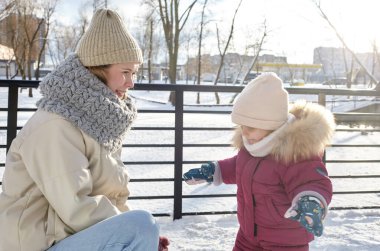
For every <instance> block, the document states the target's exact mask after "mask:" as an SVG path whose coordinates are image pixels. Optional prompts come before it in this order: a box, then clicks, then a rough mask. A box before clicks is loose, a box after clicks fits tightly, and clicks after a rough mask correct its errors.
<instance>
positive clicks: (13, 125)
mask: <svg viewBox="0 0 380 251" xmlns="http://www.w3.org/2000/svg"><path fill="white" fill-rule="evenodd" d="M38 83H39V82H38V81H22V80H0V87H3V88H8V102H7V104H8V106H7V107H0V112H7V122H6V125H5V126H0V131H6V144H1V145H0V149H1V148H3V149H6V150H7V149H9V146H10V144H11V142H12V140H13V139H14V138H15V136H16V134H17V131H18V130H20V129H21V126H19V125H18V123H17V122H18V114H19V113H20V112H34V111H35V108H25V107H19V105H18V98H19V90H20V88H37V87H38ZM242 88H243V87H242V86H207V85H179V84H177V85H170V84H138V85H136V86H135V88H134V89H135V90H136V91H159V92H168V91H170V92H173V93H174V95H175V100H176V105H175V106H170V105H168V106H166V108H163V109H139V113H146V114H160V113H161V114H162V113H168V114H173V116H174V126H173V127H167V126H165V127H145V126H140V127H138V126H137V127H134V128H133V130H140V131H144V130H153V131H157V132H161V131H173V132H174V143H170V144H163V143H149V144H141V143H138V142H136V143H135V142H134V143H131V144H125V145H123V147H130V148H133V147H141V148H144V147H146V148H163V147H166V148H173V149H174V158H173V160H169V161H166V160H164V161H146V160H138V161H125V162H124V163H125V164H126V165H172V166H173V173H174V176H173V178H151V179H146V178H141V179H132V180H131V182H136V183H137V182H173V184H174V185H173V195H157V196H134V197H130V199H131V200H152V199H155V200H163V199H169V200H173V205H174V208H173V211H172V212H162V213H161V212H159V213H155V215H156V216H172V217H173V218H174V219H179V218H181V217H182V216H186V215H208V214H231V213H236V211H230V210H227V211H223V210H219V211H213V212H208V211H204V212H183V210H182V201H183V199H190V198H193V199H196V198H218V197H223V198H225V197H234V196H235V194H202V195H191V194H190V195H185V194H183V190H182V185H183V181H182V173H183V165H184V164H198V163H203V162H205V161H206V160H204V161H203V160H201V161H199V160H194V161H189V160H184V157H183V153H184V149H186V148H191V147H228V146H229V144H228V143H227V142H226V143H221V144H186V143H184V132H185V131H217V130H222V131H229V130H231V129H232V128H231V127H186V126H184V115H185V114H228V113H229V110H228V109H226V110H215V109H200V108H199V107H197V106H186V105H185V104H184V94H185V93H186V92H201V93H202V92H219V93H237V92H240V91H241V90H242ZM287 90H288V92H289V93H290V94H291V95H292V94H295V95H296V94H302V95H304V94H306V95H314V96H315V97H316V100H317V102H318V103H320V104H322V105H326V104H327V103H328V102H334V101H331V100H329V99H328V98H327V97H328V96H351V97H373V98H375V99H378V98H379V95H380V93H379V92H376V91H372V90H347V89H315V88H298V87H297V88H287ZM334 115H335V118H336V121H337V123H338V124H371V125H376V126H377V125H379V124H380V116H379V114H378V113H334ZM375 128H378V127H375ZM338 131H348V132H355V131H361V132H363V131H366V132H369V131H375V132H379V131H380V129H374V128H371V129H363V128H344V129H338ZM331 147H332V148H338V147H342V148H352V147H355V148H360V147H370V148H372V147H375V148H377V149H379V147H380V145H379V144H335V145H332V146H331ZM4 152H5V151H4ZM4 154H5V153H4ZM378 156H379V155H378ZM4 159H5V157H4ZM325 161H326V163H348V164H350V163H352V164H353V163H376V164H377V163H379V164H380V159H372V160H367V159H352V160H339V159H329V158H328V157H327V158H326V159H325ZM4 165H5V163H0V168H3V167H4ZM330 177H331V178H332V179H367V178H375V179H379V181H380V173H379V174H376V173H375V174H366V175H350V174H347V175H336V176H334V175H332V176H330ZM334 194H340V195H346V194H353V195H358V196H360V195H361V194H380V189H378V190H376V189H374V190H365V191H363V190H360V191H336V192H334ZM345 209H380V206H379V205H359V206H347V207H332V208H331V210H345Z"/></svg>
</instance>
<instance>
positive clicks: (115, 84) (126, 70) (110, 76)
mask: <svg viewBox="0 0 380 251" xmlns="http://www.w3.org/2000/svg"><path fill="white" fill-rule="evenodd" d="M139 65H140V64H138V63H122V64H112V65H110V67H108V68H107V69H106V85H107V86H108V87H109V88H110V89H111V90H112V91H113V92H114V93H115V94H116V95H117V96H118V97H119V98H120V99H123V98H125V97H126V93H127V91H128V89H129V88H133V86H134V85H135V83H134V81H135V78H136V72H137V71H138V69H139Z"/></svg>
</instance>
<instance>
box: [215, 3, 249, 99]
mask: <svg viewBox="0 0 380 251" xmlns="http://www.w3.org/2000/svg"><path fill="white" fill-rule="evenodd" d="M242 1H243V0H240V2H239V4H238V6H237V8H236V10H235V13H234V17H233V18H232V21H231V28H230V34H229V35H228V39H227V42H226V44H225V46H224V49H223V51H222V49H221V39H220V36H219V29H218V26H216V34H217V40H218V50H219V56H220V63H219V67H218V71H217V72H216V76H215V79H214V85H217V84H218V80H219V76H220V73H221V71H222V68H223V65H224V57H225V55H226V53H227V50H228V47H229V45H230V41H231V39H232V36H233V34H234V26H235V18H236V14H237V12H238V10H239V8H240V5H241V2H242ZM215 99H216V103H217V104H220V98H219V94H218V93H217V92H215Z"/></svg>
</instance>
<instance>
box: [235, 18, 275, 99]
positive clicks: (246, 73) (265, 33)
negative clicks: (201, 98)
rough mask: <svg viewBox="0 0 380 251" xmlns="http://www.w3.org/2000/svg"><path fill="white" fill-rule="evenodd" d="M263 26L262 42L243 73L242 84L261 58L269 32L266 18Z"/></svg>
mask: <svg viewBox="0 0 380 251" xmlns="http://www.w3.org/2000/svg"><path fill="white" fill-rule="evenodd" d="M263 28H264V31H263V34H262V36H261V39H260V42H258V44H257V45H256V47H257V48H256V51H255V55H254V57H253V58H252V61H251V62H250V64H249V65H248V68H247V71H246V72H245V74H244V75H243V78H242V79H241V83H240V84H242V85H243V84H244V81H245V79H246V78H247V76H248V74H249V73H250V72H251V70H252V68H253V67H254V65H255V64H256V63H257V60H258V58H259V54H260V52H261V49H262V46H263V44H264V40H265V38H266V37H267V34H268V32H267V26H266V21H265V20H264V22H263ZM238 94H239V93H236V94H235V95H234V96H232V98H231V100H230V104H232V103H233V102H234V100H235V98H236V97H237V95H238Z"/></svg>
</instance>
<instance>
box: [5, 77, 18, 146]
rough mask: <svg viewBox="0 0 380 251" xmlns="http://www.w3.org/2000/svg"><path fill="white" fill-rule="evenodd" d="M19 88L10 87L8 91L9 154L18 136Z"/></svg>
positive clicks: (12, 85) (15, 86)
mask: <svg viewBox="0 0 380 251" xmlns="http://www.w3.org/2000/svg"><path fill="white" fill-rule="evenodd" d="M17 109H18V86H17V84H15V83H11V84H10V85H9V91H8V120H7V152H8V150H9V148H10V146H11V143H12V141H13V139H14V138H16V135H17Z"/></svg>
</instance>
